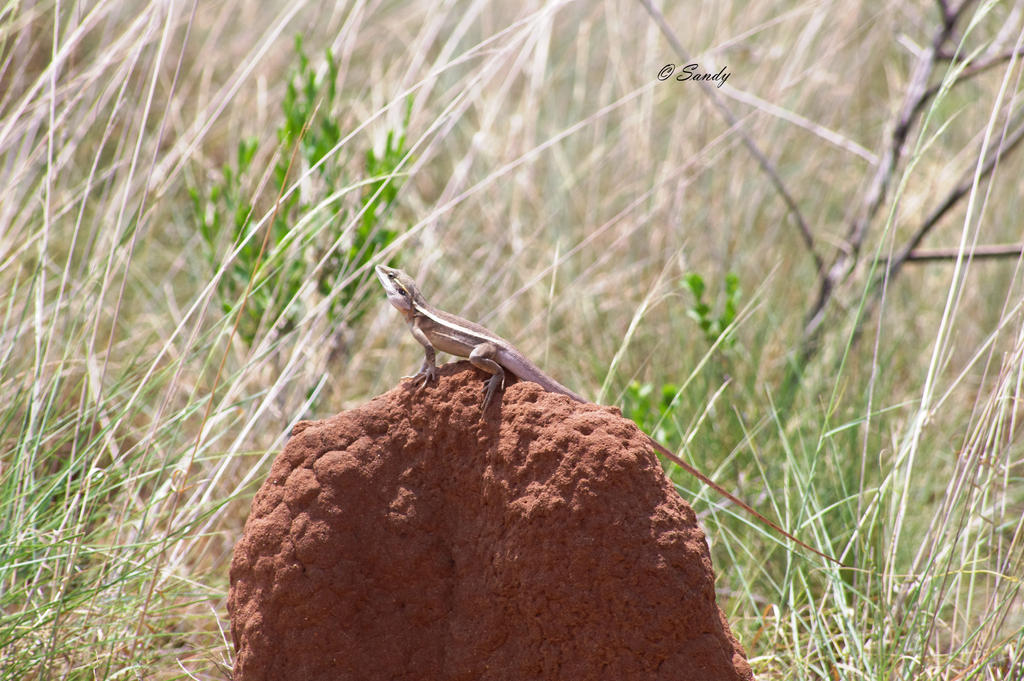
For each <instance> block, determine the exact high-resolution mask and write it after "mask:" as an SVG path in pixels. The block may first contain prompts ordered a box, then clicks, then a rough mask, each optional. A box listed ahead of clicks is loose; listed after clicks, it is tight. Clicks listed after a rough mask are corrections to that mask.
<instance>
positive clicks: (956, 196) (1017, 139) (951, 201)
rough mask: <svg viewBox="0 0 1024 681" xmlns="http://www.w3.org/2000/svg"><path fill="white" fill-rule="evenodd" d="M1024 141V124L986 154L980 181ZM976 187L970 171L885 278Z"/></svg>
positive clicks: (906, 246) (890, 265)
mask: <svg viewBox="0 0 1024 681" xmlns="http://www.w3.org/2000/svg"><path fill="white" fill-rule="evenodd" d="M1022 140H1024V123H1022V124H1020V125H1018V126H1017V128H1016V129H1015V130H1014V131H1013V132H1011V133H1010V134H1009V135H1007V136H1006V137H1005V138H1004V139H1002V140H1001V141H1000V143H999V147H998V148H997V149H996V150H995V151H994V152H992V153H987V154H985V157H987V160H986V161H985V165H984V166H983V167H982V169H981V173H980V175H979V177H980V179H985V178H987V177H988V176H989V175H991V174H992V171H993V170H994V169H995V167H996V165H997V164H998V163H999V161H1000V160H1002V159H1003V158H1004V157H1005V156H1006V155H1007V154H1009V153H1011V152H1012V151H1013V150H1014V149H1016V148H1017V147H1018V146H1019V145H1020V143H1021V141H1022ZM973 185H974V172H973V171H970V172H967V173H965V174H964V176H963V177H962V178H961V179H960V182H958V183H957V185H956V186H955V187H954V188H953V189H952V191H950V192H949V194H948V195H947V196H946V198H945V199H943V200H942V201H941V202H940V203H939V205H938V206H936V207H935V209H934V210H933V211H932V212H931V213H930V214H929V215H928V217H926V218H925V219H924V221H923V222H922V223H921V226H920V227H918V228H917V230H916V231H915V232H914V235H913V236H912V237H911V238H910V240H908V241H907V243H906V245H905V246H904V247H903V249H902V250H901V251H900V253H898V254H897V255H896V256H894V257H893V258H892V261H891V262H890V263H889V264H888V267H887V268H886V269H887V272H886V273H885V274H884V275H883V276H887V277H889V279H890V280H891V279H892V278H893V277H894V276H896V274H897V272H898V271H899V269H900V267H901V266H902V265H903V263H904V261H906V260H908V259H909V255H910V254H911V253H912V252H913V251H914V250H916V249H917V247H918V246H919V245H920V244H921V242H922V241H923V240H924V238H925V237H926V236H928V233H929V232H931V231H932V229H934V227H935V225H937V224H938V223H939V221H940V220H941V219H942V218H943V216H945V215H946V214H947V213H948V212H949V211H950V210H952V208H953V207H954V206H955V205H956V204H957V203H958V202H959V201H960V199H962V198H963V197H964V196H966V195H967V193H968V192H969V191H970V190H971V187H972V186H973Z"/></svg>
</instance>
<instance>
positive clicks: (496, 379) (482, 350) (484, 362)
mask: <svg viewBox="0 0 1024 681" xmlns="http://www.w3.org/2000/svg"><path fill="white" fill-rule="evenodd" d="M497 356H498V346H496V345H495V344H494V343H481V344H480V345H478V346H476V347H475V348H473V351H472V352H470V353H469V361H470V362H472V363H473V366H475V367H476V368H478V369H483V370H484V371H486V372H487V373H489V374H492V375H491V377H490V378H488V379H487V381H486V383H485V385H486V386H487V393H486V394H485V395H484V406H483V410H484V411H486V410H487V406H488V405H489V404H490V403H491V399H492V398H493V397H494V393H495V392H496V391H499V390H504V389H505V369H504V367H502V366H501V365H500V364H499V363H498V362H497V360H496V358H497Z"/></svg>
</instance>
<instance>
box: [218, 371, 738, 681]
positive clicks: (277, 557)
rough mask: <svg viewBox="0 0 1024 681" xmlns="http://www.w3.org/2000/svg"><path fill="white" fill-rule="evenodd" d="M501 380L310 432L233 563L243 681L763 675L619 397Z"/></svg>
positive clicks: (690, 522)
mask: <svg viewBox="0 0 1024 681" xmlns="http://www.w3.org/2000/svg"><path fill="white" fill-rule="evenodd" d="M482 396H483V374H482V373H481V372H479V371H477V370H475V369H472V368H471V367H470V365H469V364H467V363H463V362H460V363H457V364H452V365H448V366H446V367H443V368H442V369H441V380H440V383H439V384H435V385H432V386H429V387H427V388H424V389H419V388H416V387H414V386H413V383H412V382H411V381H405V382H403V383H402V385H401V386H399V387H398V388H396V389H394V390H391V391H390V392H388V393H386V394H384V395H381V396H380V397H377V398H375V399H374V400H372V401H371V402H369V403H368V404H366V405H363V406H361V407H359V408H358V409H354V410H352V411H348V412H344V413H341V414H338V415H337V416H334V417H332V418H329V419H326V420H323V421H315V422H310V421H304V422H302V423H299V424H298V425H296V427H295V429H294V431H293V437H292V438H291V440H290V441H289V442H288V445H287V446H286V447H285V449H284V451H283V452H282V453H281V454H280V455H279V456H278V457H277V459H276V460H275V461H274V465H273V468H272V469H271V472H270V476H269V477H268V478H267V480H266V482H265V483H264V484H263V487H262V488H261V489H260V491H259V492H258V493H257V495H256V497H255V499H254V500H253V505H252V513H251V514H250V516H249V519H248V522H247V523H246V525H245V532H244V534H243V536H242V539H241V541H239V542H238V545H237V546H236V547H235V552H234V558H233V560H232V561H231V593H230V596H229V599H228V610H229V612H230V615H231V630H232V636H233V638H234V643H235V649H236V651H237V657H236V660H235V672H234V678H235V680H236V681H257V680H260V681H263V680H267V681H271V680H272V681H287V680H291V679H294V680H295V681H300V680H301V681H316V680H318V679H324V680H327V679H330V680H331V681H337V680H342V679H352V680H357V679H358V680H359V681H372V680H375V679H382V680H383V679H386V680H388V681H392V680H396V679H417V680H419V679H438V680H442V681H449V680H451V681H454V680H456V679H465V680H466V681H470V680H472V681H477V680H480V679H509V680H516V681H519V680H527V679H529V680H533V679H545V680H546V679H566V680H572V681H585V680H586V679H612V680H616V681H618V680H621V679H672V680H673V681H679V680H687V679H692V680H694V681H716V680H718V679H730V680H733V679H752V675H751V671H750V667H749V665H748V664H747V661H746V659H745V657H744V653H743V651H742V650H741V649H740V647H739V644H738V643H737V642H736V639H735V638H733V636H732V634H731V633H730V631H729V627H728V624H727V623H726V622H725V619H724V617H723V615H722V613H721V611H720V610H719V608H718V606H717V605H716V603H715V592H714V576H713V574H712V569H711V560H710V557H709V555H708V548H707V544H706V542H705V540H704V535H703V533H702V532H701V530H700V529H699V528H698V527H697V520H696V517H695V516H694V513H693V510H692V509H691V508H690V506H689V505H688V504H686V502H684V501H683V500H682V499H680V498H679V495H678V494H677V493H676V492H675V490H674V489H673V488H672V486H671V485H670V484H669V483H668V481H667V480H666V478H665V476H664V474H663V473H662V470H661V467H660V466H659V464H658V461H657V460H656V458H655V457H654V454H653V453H652V451H651V449H650V447H649V446H648V445H647V443H646V439H645V437H644V436H643V435H642V434H641V433H640V431H639V430H638V429H637V428H636V427H635V426H634V425H633V424H632V423H631V422H630V421H628V420H626V419H624V418H623V417H622V416H621V415H620V414H619V412H618V410H616V409H611V408H607V407H599V406H596V405H582V404H579V403H577V402H573V401H572V400H570V399H569V398H567V397H564V396H562V395H555V394H552V393H547V392H544V391H543V390H542V389H541V388H540V387H539V386H537V385H535V384H533V383H526V382H521V383H516V384H515V385H511V386H509V387H508V389H507V390H506V392H505V395H504V400H503V401H502V403H501V404H500V405H497V404H495V405H492V406H491V407H490V409H489V410H488V413H487V414H486V416H485V418H484V419H482V420H481V418H480V403H481V398H482Z"/></svg>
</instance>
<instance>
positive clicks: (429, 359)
mask: <svg viewBox="0 0 1024 681" xmlns="http://www.w3.org/2000/svg"><path fill="white" fill-rule="evenodd" d="M409 330H410V331H411V332H412V337H413V338H415V339H416V340H417V342H419V344H420V345H422V346H423V364H421V365H420V370H419V371H417V372H416V373H415V374H413V375H412V376H403V377H402V378H414V379H420V377H422V380H421V381H420V387H421V388H422V387H423V386H425V385H427V384H428V383H430V382H431V381H436V380H437V363H436V356H437V353H436V352H435V351H434V344H433V343H431V342H430V339H429V338H427V334H425V333H423V329H421V328H420V324H419V318H414V319H413V320H412V321H410V322H409Z"/></svg>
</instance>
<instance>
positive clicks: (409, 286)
mask: <svg viewBox="0 0 1024 681" xmlns="http://www.w3.org/2000/svg"><path fill="white" fill-rule="evenodd" d="M374 271H375V272H376V274H377V278H378V279H379V280H380V284H381V286H382V287H383V288H384V293H385V294H386V295H387V299H388V302H390V303H391V305H392V306H393V307H394V308H395V309H397V310H398V311H399V312H400V313H401V314H402V316H403V317H404V318H405V321H406V323H407V324H408V325H409V330H410V331H411V332H412V336H413V338H415V339H416V341H417V342H418V343H419V344H420V345H422V346H423V352H424V358H423V364H422V365H421V366H420V370H419V371H418V372H416V374H414V375H412V376H406V377H405V378H412V379H414V380H415V381H417V382H419V384H420V387H423V386H426V385H427V384H428V383H431V382H433V381H436V380H437V376H438V374H437V362H436V356H437V351H438V350H441V351H442V352H447V353H448V354H451V355H455V356H456V357H465V358H467V359H469V361H470V362H471V363H472V364H473V366H475V367H477V368H479V369H482V370H483V371H484V372H486V373H488V374H490V377H489V378H488V379H487V380H486V381H485V382H484V385H485V394H484V400H483V406H482V411H481V413H483V412H485V411H486V410H487V407H488V406H489V405H490V404H491V402H492V401H493V399H494V396H495V395H496V394H498V393H500V392H502V391H503V390H504V388H505V377H506V373H511V374H513V375H514V376H515V377H516V378H518V379H520V380H524V381H531V382H533V383H536V384H538V385H540V387H542V388H544V389H545V390H547V391H548V392H553V393H558V394H561V395H565V396H567V397H569V398H571V399H573V400H575V401H577V402H581V403H583V404H588V403H589V401H588V400H586V399H584V398H583V397H582V396H580V395H578V394H577V393H575V392H573V391H572V390H570V389H569V388H566V387H565V386H564V385H562V384H561V383H559V382H558V381H556V380H555V379H554V378H552V377H551V376H549V375H548V374H546V373H545V372H544V371H543V370H541V369H540V367H538V366H537V365H536V364H534V363H533V362H531V361H530V360H529V359H528V358H527V357H526V355H524V354H523V353H522V352H520V351H519V350H518V349H516V347H515V346H514V345H513V344H512V343H510V342H509V341H507V340H505V339H504V338H502V337H501V336H499V335H497V334H496V333H494V332H493V331H490V330H489V329H487V328H486V327H484V326H481V325H480V324H476V323H474V322H471V321H469V320H467V319H463V318H462V317H459V316H457V315H454V314H451V313H449V312H444V311H442V310H439V309H438V308H436V307H434V306H432V305H430V304H429V303H428V302H427V301H426V298H424V297H423V294H422V293H421V292H420V289H419V287H418V286H417V285H416V282H415V281H414V280H413V278H412V277H410V276H409V275H408V274H406V273H405V272H403V271H402V270H399V269H395V268H392V267H387V266H385V265H377V266H376V267H375V268H374ZM641 432H643V431H641ZM644 435H645V436H646V437H647V439H648V440H649V441H650V444H651V446H652V447H653V448H654V449H655V450H656V451H657V452H659V453H660V454H661V455H662V456H664V457H665V458H667V459H668V460H669V461H672V462H673V463H674V464H676V465H677V466H679V467H680V468H682V469H683V470H685V471H686V472H687V473H689V474H690V475H692V476H694V477H695V478H697V479H698V480H700V481H701V482H703V483H704V484H705V485H707V486H708V487H710V488H711V489H713V490H715V492H717V493H718V494H721V495H722V496H723V497H725V498H726V499H728V500H729V501H731V502H732V503H734V504H736V505H737V506H739V507H740V508H742V509H743V510H745V511H746V512H747V513H749V514H750V515H751V516H753V517H754V518H757V519H758V520H759V521H761V522H762V523H764V524H765V525H767V526H768V527H770V528H772V529H773V530H775V531H776V532H778V533H779V534H781V535H783V536H785V537H786V538H788V539H789V540H790V541H793V542H795V543H796V544H797V545H798V546H801V547H803V548H805V549H807V550H809V551H811V552H813V553H815V554H817V555H819V556H821V557H822V558H825V559H826V560H829V561H831V562H833V563H835V564H836V565H840V566H843V565H844V564H843V563H842V562H840V561H839V560H837V559H835V558H833V557H832V556H830V555H828V554H826V553H824V552H822V551H819V550H818V549H816V548H814V547H813V546H810V545H809V544H806V543H804V542H802V541H800V540H799V539H797V538H796V537H794V536H793V535H792V534H790V533H789V532H787V531H786V530H784V529H782V528H781V527H779V525H777V524H776V523H774V522H772V521H771V520H769V519H768V518H766V517H765V516H764V515H762V514H761V513H759V512H758V511H756V510H754V509H753V508H752V507H751V506H749V505H748V504H747V503H745V502H744V501H742V500H741V499H739V498H738V497H736V496H735V495H733V494H732V493H731V492H729V491H728V490H726V489H725V488H724V487H722V486H721V485H719V484H718V483H716V482H715V481H713V480H712V479H711V478H709V477H708V476H706V475H704V474H703V473H701V472H700V471H699V470H697V469H696V468H695V467H693V466H692V465H690V464H689V463H687V462H685V461H684V460H683V459H682V458H680V457H679V456H677V455H676V454H675V453H674V452H672V451H670V450H669V449H668V448H667V447H665V446H664V445H662V444H661V443H660V442H658V441H657V440H655V439H654V438H652V437H651V436H650V435H647V434H646V433H644Z"/></svg>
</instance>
